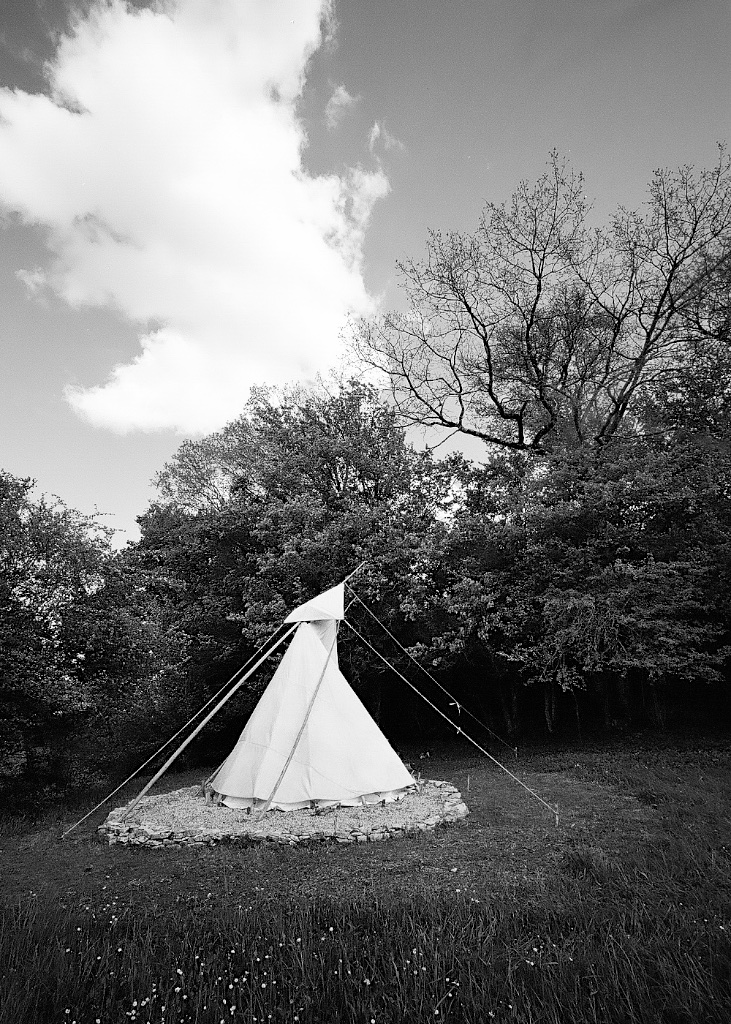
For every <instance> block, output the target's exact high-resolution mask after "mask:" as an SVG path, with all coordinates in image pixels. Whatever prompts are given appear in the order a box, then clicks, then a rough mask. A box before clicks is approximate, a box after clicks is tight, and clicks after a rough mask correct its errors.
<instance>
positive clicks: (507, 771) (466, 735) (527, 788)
mask: <svg viewBox="0 0 731 1024" xmlns="http://www.w3.org/2000/svg"><path fill="white" fill-rule="evenodd" d="M344 621H345V622H346V624H347V625H348V626H349V627H350V629H352V631H353V632H354V633H355V635H356V636H357V637H358V639H359V640H360V641H361V643H363V644H365V646H366V647H368V648H370V650H371V651H373V653H374V654H375V655H376V657H378V658H380V659H381V661H382V662H383V663H384V664H385V665H387V666H388V667H389V668H390V669H391V671H392V672H395V673H396V675H397V676H398V677H399V678H400V679H403V681H404V682H405V683H406V685H407V686H408V687H410V688H411V689H412V690H413V691H414V693H416V694H417V695H418V696H419V697H421V699H422V700H424V701H426V703H427V704H428V705H429V707H431V708H432V709H433V710H434V711H436V713H437V714H438V715H440V716H441V717H442V718H443V719H444V720H445V722H449V724H450V725H451V726H452V728H453V729H456V730H457V732H458V733H460V734H461V735H462V736H464V738H465V739H466V740H468V741H469V742H470V743H471V744H472V746H473V747H477V749H478V750H479V751H480V753H481V754H484V755H485V757H489V759H490V760H491V761H492V762H493V763H494V764H496V765H497V766H498V768H501V769H502V770H503V771H504V772H505V774H506V775H509V776H510V778H511V779H513V780H514V781H515V782H517V783H518V785H519V786H522V787H523V789H524V790H525V791H526V792H527V793H530V795H531V796H533V797H535V798H536V800H538V802H539V803H542V804H543V806H544V807H546V808H547V809H548V810H549V811H550V812H551V814H552V815H553V816H554V818H555V820H556V827H558V805H556V806H555V807H552V806H551V804H549V803H547V802H546V801H545V800H544V799H543V797H542V796H539V795H538V793H536V792H535V790H533V789H531V788H530V786H526V784H525V783H524V782H523V781H522V780H521V779H519V778H518V776H517V775H513V773H512V772H511V771H510V769H508V768H506V767H505V765H504V764H501V763H500V761H498V759H497V758H496V757H493V756H492V754H491V753H490V752H489V751H487V750H485V748H484V747H482V746H480V744H479V743H478V742H477V740H473V739H472V737H471V736H470V735H469V733H466V732H465V731H464V729H463V728H462V727H461V726H459V725H455V723H454V722H453V721H452V720H451V718H449V717H448V715H445V714H444V712H443V711H441V710H440V709H439V708H438V707H437V706H436V704H433V703H432V702H431V701H430V700H429V698H428V697H425V696H424V694H423V693H422V692H421V691H420V690H418V689H417V688H416V687H415V686H414V684H413V683H412V682H410V681H409V680H408V679H407V678H406V676H405V675H403V673H401V672H399V670H398V669H397V668H395V666H393V665H392V664H391V662H390V661H389V660H388V658H386V657H384V656H383V655H382V654H381V653H380V651H377V650H376V648H375V647H374V646H373V644H371V643H370V642H369V641H368V640H366V638H365V637H364V636H361V634H360V633H359V632H358V630H357V629H356V628H355V626H354V625H352V623H350V622H348V620H347V619H345V620H344Z"/></svg>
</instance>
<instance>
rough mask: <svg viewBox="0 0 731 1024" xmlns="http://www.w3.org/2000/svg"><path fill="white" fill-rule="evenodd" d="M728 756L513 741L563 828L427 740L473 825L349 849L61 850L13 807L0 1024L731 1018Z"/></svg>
mask: <svg viewBox="0 0 731 1024" xmlns="http://www.w3.org/2000/svg"><path fill="white" fill-rule="evenodd" d="M512 767H515V766H512ZM730 769H731V753H730V752H729V749H728V748H726V747H722V746H718V745H716V746H715V747H714V748H712V749H694V750H672V749H668V750H662V751H658V750H653V749H647V750H628V749H614V750H612V751H606V750H604V751H602V750H595V751H589V750H583V751H578V750H571V751H563V752H560V753H549V752H542V753H541V752H538V753H534V754H532V755H529V756H524V757H522V758H521V763H520V766H519V771H520V773H521V774H522V776H523V777H525V779H526V781H527V782H528V783H529V784H530V785H531V786H532V787H533V788H536V789H537V790H538V791H539V792H541V793H542V794H544V795H545V796H546V798H547V799H549V800H551V801H552V802H558V803H559V805H560V808H561V823H560V826H559V828H558V829H557V828H555V826H554V824H553V822H552V820H551V819H550V815H548V814H546V813H545V811H544V809H542V808H541V807H540V805H537V804H536V805H535V806H534V805H533V804H532V803H531V801H530V799H529V798H528V797H527V796H525V794H524V793H523V791H521V790H520V789H519V788H518V787H515V784H514V783H512V782H510V780H507V779H506V778H504V777H502V776H501V775H500V774H498V773H497V771H496V770H495V769H493V768H491V767H490V766H489V765H487V766H486V765H485V764H484V763H482V762H480V761H479V760H477V759H476V758H472V756H471V755H470V754H468V753H466V752H465V751H464V750H459V749H456V750H455V749H452V750H446V751H442V752H441V753H440V752H435V751H432V756H431V758H430V759H429V764H428V765H427V766H426V769H424V774H425V775H429V776H430V777H435V778H445V779H447V780H449V781H450V782H453V783H454V784H455V785H457V786H458V787H459V788H460V790H461V791H462V793H463V795H464V796H465V798H466V800H467V802H468V804H469V806H470V810H471V814H470V817H469V818H468V819H467V821H466V822H465V823H464V824H461V825H456V826H453V827H449V828H439V829H437V830H436V831H435V832H434V833H432V834H419V835H417V836H413V837H408V838H404V839H398V840H394V841H389V842H385V843H373V844H360V845H358V846H357V847H342V846H332V845H322V846H317V847H311V848H303V849H289V848H281V847H266V846H265V847H253V848H245V847H243V848H242V847H236V846H222V847H217V848H213V849H203V850H175V849H164V850H163V849H160V850H129V849H124V850H121V849H119V848H118V847H108V846H106V845H104V844H102V843H100V842H99V841H98V839H97V838H96V836H95V834H94V832H93V831H91V830H90V831H87V832H82V833H81V834H80V835H76V834H73V836H72V841H67V842H65V843H59V842H58V834H59V832H60V831H61V830H62V828H63V827H64V826H65V825H67V824H70V822H71V821H72V820H73V817H72V815H71V814H70V813H69V812H68V811H63V809H61V808H59V809H58V812H57V813H56V814H55V815H54V816H46V817H45V819H39V820H36V821H32V820H30V819H26V820H25V821H18V820H17V819H16V821H15V823H14V825H13V828H12V832H11V831H10V830H4V832H3V839H2V842H1V843H0V852H1V855H2V861H3V864H2V874H1V875H0V879H1V880H0V896H2V898H3V902H4V903H5V906H6V909H5V910H4V911H3V917H2V926H1V929H0V956H1V957H2V961H1V962H2V963H3V965H4V972H3V976H2V980H0V1021H2V1022H3V1024H4V1022H8V1024H10V1022H12V1024H16V1022H21V1021H22V1022H26V1021H28V1022H30V1024H32V1022H45V1021H51V1022H56V1021H66V1022H69V1024H70V1022H72V1021H76V1022H77V1024H95V1022H96V1021H97V1020H98V1021H100V1022H101V1024H116V1022H117V1021H119V1022H127V1021H150V1022H151V1024H163V1021H167V1022H172V1021H174V1022H176V1024H179V1022H181V1021H183V1022H187V1021H191V1022H195V1021H200V1022H201V1024H209V1022H210V1024H220V1021H222V1020H223V1021H226V1022H228V1021H236V1020H240V1021H256V1024H261V1022H268V1021H295V1019H298V1022H302V1024H305V1022H309V1024H321V1022H331V1021H332V1022H336V1021H337V1022H339V1021H343V1022H350V1021H353V1022H366V1024H369V1022H370V1021H376V1022H378V1024H382V1022H394V1024H395V1022H401V1021H404V1022H411V1021H414V1022H417V1021H418V1022H423V1021H428V1020H437V1021H438V1020H450V1021H465V1022H474V1024H482V1022H489V1021H492V1020H498V1021H519V1022H521V1024H522V1022H526V1024H527V1022H534V1024H538V1022H543V1021H546V1022H561V1024H565V1022H573V1021H576V1022H584V1021H597V1022H599V1021H601V1022H615V1021H618V1022H624V1021H627V1022H630V1021H632V1022H635V1021H636V1022H642V1024H645V1022H647V1024H655V1022H657V1024H660V1022H663V1024H665V1022H669V1024H681V1022H688V1024H690V1022H691V1021H692V1022H694V1024H695V1022H711V1024H713V1022H719V1024H721V1022H723V1024H726V1022H727V1021H728V1020H731V944H730V943H729V936H730V935H731V920H730V918H731V855H730V854H729V851H730V850H731V791H730V783H731V771H730ZM468 779H469V791H468V790H467V786H468ZM191 781H193V780H192V779H191V776H190V775H188V776H179V777H177V778H175V777H173V778H171V779H170V780H169V781H168V785H169V786H170V787H171V788H175V787H177V786H180V785H185V784H190V783H191ZM648 795H650V796H651V797H652V799H647V796H648ZM265 971H266V972H267V973H266V974H265V973H264V972H265ZM229 986H231V988H229ZM163 1007H164V1008H165V1009H164V1010H163ZM234 1007H235V1008H234Z"/></svg>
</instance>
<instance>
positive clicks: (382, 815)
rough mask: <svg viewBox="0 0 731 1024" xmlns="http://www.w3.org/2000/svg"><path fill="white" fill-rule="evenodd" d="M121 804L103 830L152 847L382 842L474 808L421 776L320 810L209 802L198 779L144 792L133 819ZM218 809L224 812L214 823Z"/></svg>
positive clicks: (446, 786)
mask: <svg viewBox="0 0 731 1024" xmlns="http://www.w3.org/2000/svg"><path fill="white" fill-rule="evenodd" d="M123 810H124V808H123V807H120V808H116V809H115V810H113V811H112V812H111V813H110V814H109V816H108V817H107V819H106V821H104V822H103V823H102V824H101V825H100V826H99V830H98V831H99V833H100V834H101V835H102V836H104V837H106V839H107V841H108V842H109V844H110V845H115V844H120V845H125V846H143V847H153V848H158V847H163V846H167V847H170V846H196V847H203V846H215V845H217V844H218V843H237V844H241V845H250V844H254V843H267V842H269V843H279V844H281V845H284V846H300V845H305V844H308V843H323V842H325V843H327V842H331V843H333V842H334V843H341V844H346V843H366V842H377V841H379V840H384V839H392V838H395V837H397V836H401V835H406V834H408V833H414V832H429V831H431V830H433V829H435V828H436V827H437V826H438V825H442V824H447V823H453V822H457V821H460V820H461V819H463V818H465V817H466V816H467V814H468V813H469V810H468V808H467V805H466V804H465V803H464V801H463V799H462V795H461V793H460V792H459V790H458V789H456V788H455V787H454V786H452V785H451V784H450V783H448V782H441V781H438V780H435V779H425V780H420V781H418V782H417V784H416V786H415V787H414V789H413V790H412V791H409V792H408V793H407V794H406V796H405V797H403V799H401V800H398V801H394V802H393V803H389V804H369V805H366V806H363V807H329V808H326V809H324V810H321V811H315V810H310V809H309V808H307V809H304V810H300V811H287V812H281V811H273V812H272V811H269V812H267V814H266V815H265V817H264V818H257V817H256V816H253V815H248V814H246V813H245V812H244V811H234V810H231V809H230V808H223V807H215V806H212V805H210V804H206V803H205V801H204V798H203V795H202V791H201V787H200V786H191V787H187V788H185V789H178V790H174V791H173V792H171V793H166V794H163V795H162V796H152V797H146V798H144V799H143V800H141V801H140V803H139V804H138V806H137V807H136V808H135V812H134V814H133V816H132V817H131V818H130V819H129V820H128V821H119V820H118V819H119V816H120V815H121V814H122V812H123ZM166 810H167V812H168V813H167V815H166ZM170 812H172V813H170ZM221 814H225V815H228V816H230V818H229V822H228V823H227V827H224V828H221V822H220V816H221ZM181 815H182V817H183V818H187V819H189V820H187V821H185V824H181V820H180V818H181ZM166 817H167V821H166ZM216 817H217V818H218V819H219V820H218V821H216V822H215V827H214V819H215V818H216ZM201 819H202V820H201Z"/></svg>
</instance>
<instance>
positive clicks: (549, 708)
mask: <svg viewBox="0 0 731 1024" xmlns="http://www.w3.org/2000/svg"><path fill="white" fill-rule="evenodd" d="M543 716H544V718H545V719H546V726H547V728H548V731H549V732H551V733H552V732H553V727H554V725H555V722H556V689H555V686H554V683H553V680H551V681H550V682H546V683H544V685H543Z"/></svg>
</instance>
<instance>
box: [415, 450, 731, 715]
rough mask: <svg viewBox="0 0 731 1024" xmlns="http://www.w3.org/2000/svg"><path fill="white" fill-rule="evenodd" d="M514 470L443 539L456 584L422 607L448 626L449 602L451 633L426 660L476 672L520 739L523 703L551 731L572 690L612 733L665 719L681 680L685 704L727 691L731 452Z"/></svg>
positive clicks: (479, 491)
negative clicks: (624, 723)
mask: <svg viewBox="0 0 731 1024" xmlns="http://www.w3.org/2000/svg"><path fill="white" fill-rule="evenodd" d="M505 469H506V474H507V479H508V481H509V486H507V487H503V488H501V489H499V490H498V491H497V492H496V491H495V490H494V489H490V488H489V487H486V486H485V484H484V482H483V480H482V479H480V478H484V476H485V475H486V471H485V470H484V469H483V470H478V471H476V476H477V478H478V480H477V486H476V487H475V488H474V489H473V492H472V493H471V494H469V495H468V499H467V501H466V502H465V505H464V508H463V511H462V512H461V513H460V514H459V515H458V516H457V517H456V518H455V521H454V523H453V525H452V527H451V529H450V531H449V533H448V535H447V537H446V538H445V543H444V546H443V548H442V550H441V553H440V559H441V562H442V564H443V565H445V566H448V567H454V568H453V570H452V572H451V579H450V581H449V585H448V587H446V588H445V589H444V590H443V591H442V592H441V593H440V592H439V591H438V590H437V589H436V588H428V589H426V590H425V593H424V596H423V601H422V609H421V613H422V614H423V615H424V616H425V617H426V618H430V619H431V620H432V621H435V620H434V618H433V615H432V611H431V607H430V606H437V607H438V608H439V609H440V611H441V612H442V614H443V616H444V618H443V619H442V621H443V622H444V623H445V627H446V628H444V629H443V631H442V632H441V633H435V635H434V636H433V638H432V641H431V644H430V645H428V646H425V647H424V648H423V653H424V654H425V655H426V656H427V657H431V658H432V659H434V660H435V661H439V660H441V662H442V663H444V664H446V665H450V664H453V665H462V666H464V664H465V663H466V662H467V663H470V664H471V665H473V666H474V672H475V677H478V678H480V679H481V680H482V683H481V685H483V686H484V687H485V691H486V692H485V691H483V693H482V695H480V694H479V693H477V694H474V695H472V699H473V700H474V699H477V701H478V703H479V701H480V699H482V702H483V704H486V705H487V707H488V710H491V712H492V714H493V715H494V717H495V718H497V719H499V718H500V717H502V721H503V724H504V726H505V727H506V728H507V729H508V730H509V731H512V732H515V731H517V730H518V729H519V725H520V722H519V718H520V712H521V707H522V708H523V709H524V710H525V709H529V710H530V711H531V712H532V716H533V720H534V721H535V719H536V715H537V714H538V712H539V709H540V712H541V713H542V715H543V718H544V720H545V724H546V726H547V727H548V728H549V729H550V730H552V729H553V728H554V725H555V723H556V721H557V718H558V710H557V708H558V707H559V706H560V705H561V695H562V694H563V695H568V696H569V697H570V698H571V701H572V702H573V704H574V707H575V709H576V714H577V715H578V703H576V697H577V695H585V699H584V697H583V696H582V700H583V702H584V704H585V705H586V704H587V702H588V703H589V704H590V705H593V706H594V709H595V711H596V714H597V715H598V717H599V719H600V723H601V724H602V725H603V726H605V727H606V726H607V725H608V723H609V722H610V720H611V719H612V718H623V717H624V718H627V719H630V720H631V719H635V720H637V719H639V718H641V717H642V716H643V714H645V713H646V714H651V715H654V716H655V717H656V718H661V717H662V714H661V711H660V709H661V707H662V703H663V699H664V697H663V694H664V693H665V692H667V690H668V687H670V688H672V687H675V688H676V690H677V689H678V687H680V690H681V692H682V693H683V694H685V698H684V699H687V698H688V697H689V695H690V694H694V693H696V692H697V690H698V687H699V686H703V685H705V684H714V685H715V686H716V689H715V690H713V693H714V695H715V696H718V693H719V690H718V686H723V685H724V680H725V664H726V661H727V658H728V654H729V647H728V640H729V617H728V613H727V606H728V596H729V584H730V583H731V573H730V572H729V567H730V565H731V563H730V561H729V555H730V554H731V545H730V543H729V541H730V538H731V505H729V499H728V495H729V493H731V492H730V491H729V482H731V461H729V455H728V452H725V453H723V455H722V457H721V456H720V455H719V452H718V451H716V450H711V449H709V448H708V447H707V446H704V445H699V444H697V443H696V442H695V441H694V440H693V439H686V440H685V441H679V440H677V439H676V440H675V441H673V443H669V444H657V443H654V444H648V443H647V442H643V441H640V440H630V439H626V440H622V439H617V440H615V441H614V442H612V443H608V444H606V445H604V446H602V447H601V448H597V449H582V450H579V451H577V452H575V453H573V454H571V453H565V452H564V453H556V454H555V455H554V456H553V457H552V459H551V460H550V461H549V462H548V464H545V463H541V464H538V465H536V466H534V467H532V468H529V469H528V471H527V472H526V473H525V475H524V477H523V481H522V485H521V486H515V485H514V476H513V474H512V472H511V470H510V467H506V468H505ZM496 494H497V500H496ZM488 694H489V697H488ZM468 696H469V693H468ZM708 700H709V701H710V700H711V697H710V694H709V697H708ZM563 704H564V706H565V704H566V701H565V700H564V701H563ZM643 709H644V710H643Z"/></svg>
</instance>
